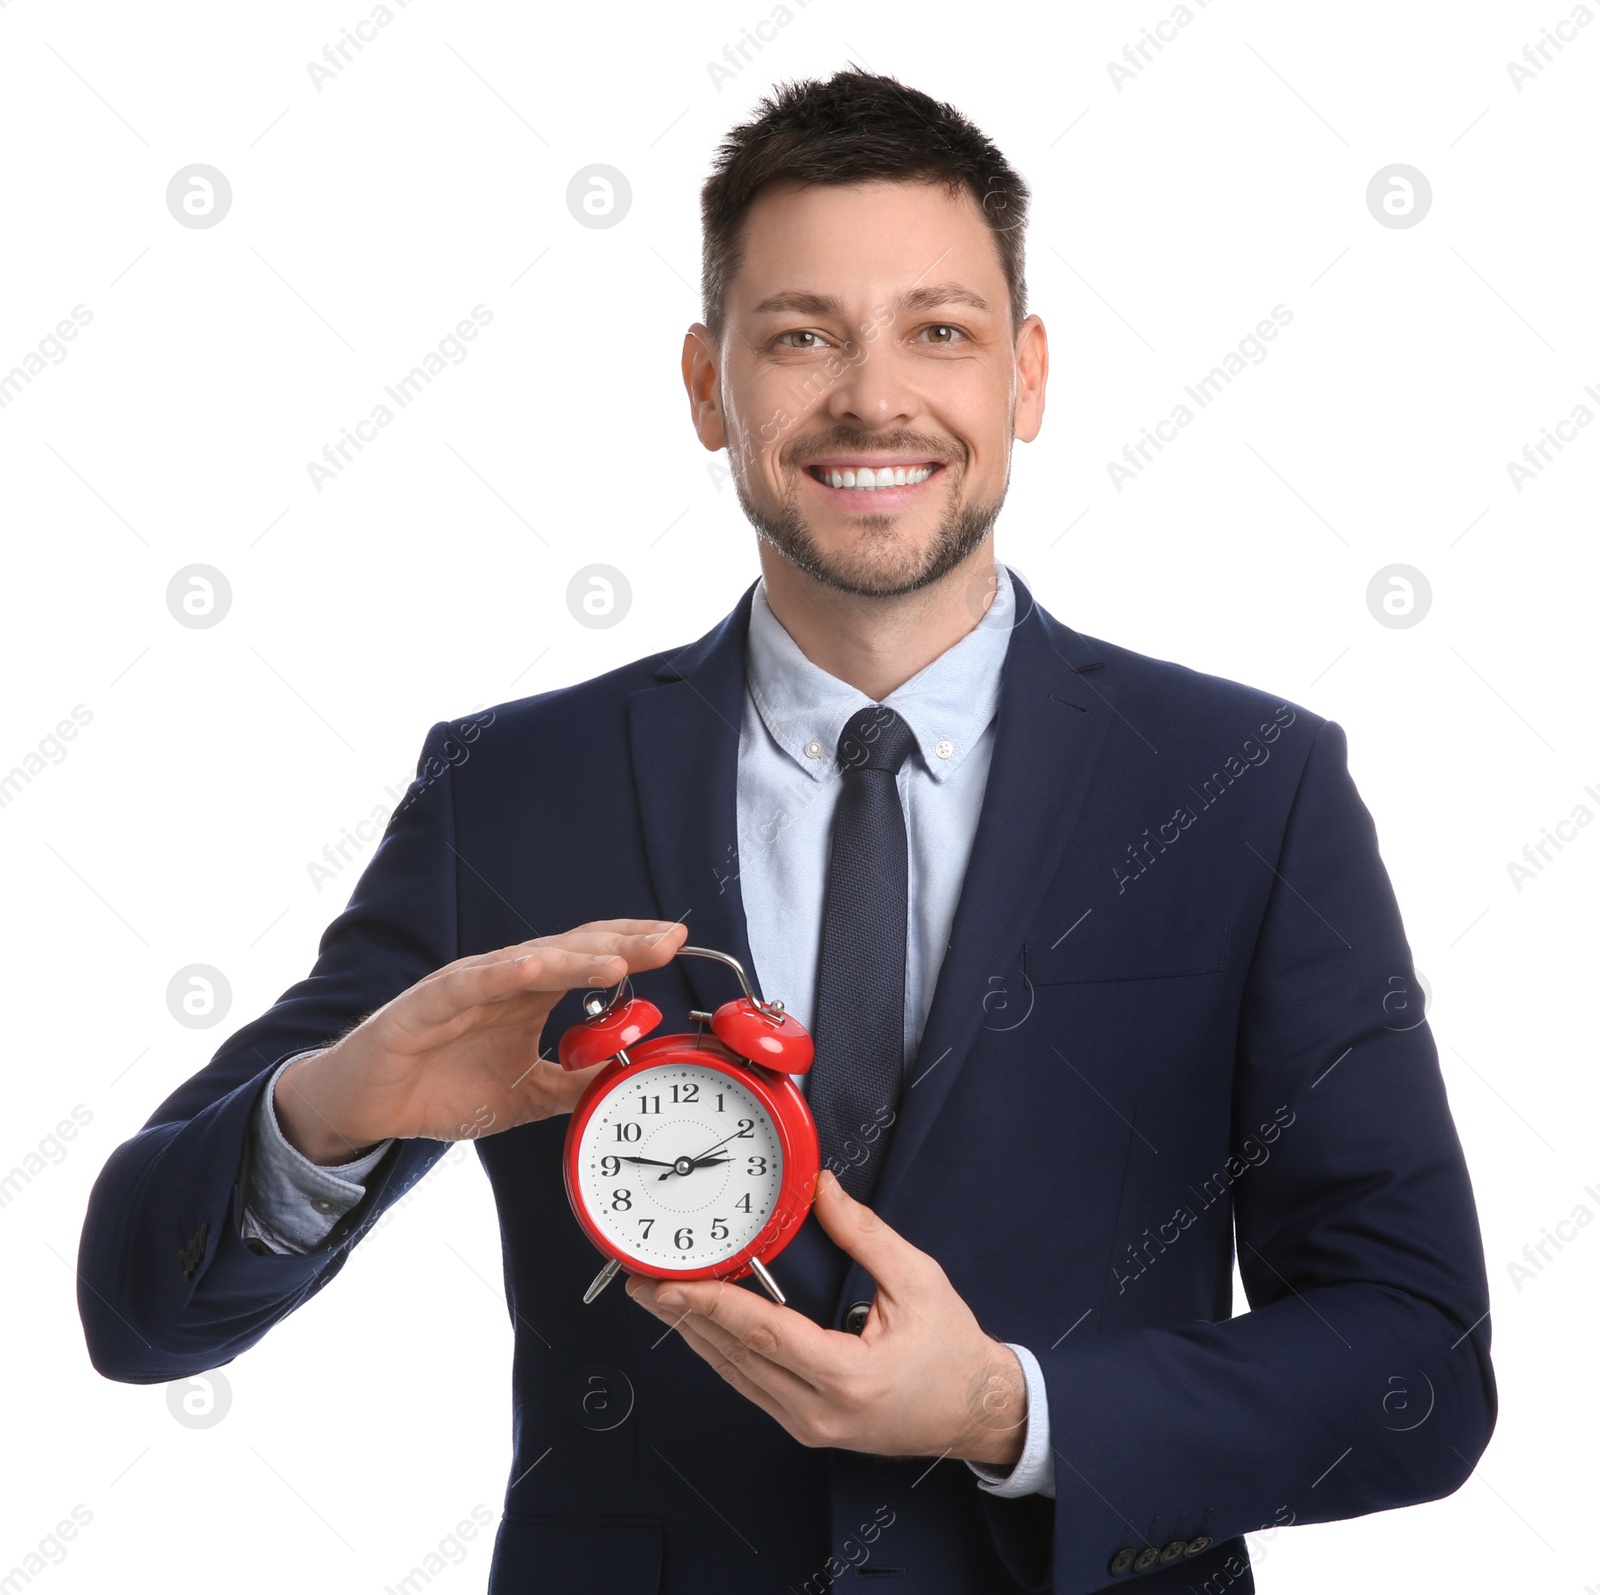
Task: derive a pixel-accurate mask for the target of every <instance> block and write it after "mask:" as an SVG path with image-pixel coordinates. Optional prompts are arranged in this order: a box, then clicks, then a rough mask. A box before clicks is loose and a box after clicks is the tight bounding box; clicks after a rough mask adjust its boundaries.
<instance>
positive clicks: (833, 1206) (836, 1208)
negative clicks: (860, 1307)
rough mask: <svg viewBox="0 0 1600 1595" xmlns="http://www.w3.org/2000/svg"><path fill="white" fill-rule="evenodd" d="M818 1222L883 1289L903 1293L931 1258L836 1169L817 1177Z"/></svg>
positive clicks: (816, 1209)
mask: <svg viewBox="0 0 1600 1595" xmlns="http://www.w3.org/2000/svg"><path fill="white" fill-rule="evenodd" d="M812 1205H813V1209H814V1211H815V1212H816V1215H817V1222H818V1223H819V1224H821V1226H822V1227H823V1229H824V1230H825V1231H826V1232H827V1234H828V1236H829V1238H830V1239H831V1240H832V1241H833V1242H834V1244H835V1245H836V1246H838V1247H839V1248H840V1249H841V1250H842V1251H845V1252H848V1253H849V1254H850V1256H851V1257H852V1258H854V1259H855V1261H856V1262H858V1263H860V1264H861V1266H862V1267H863V1268H864V1269H866V1271H867V1272H868V1273H869V1274H871V1275H872V1277H873V1279H874V1280H875V1281H876V1282H877V1285H878V1288H879V1290H880V1291H886V1292H888V1293H889V1294H890V1295H899V1294H903V1293H904V1292H905V1290H906V1289H907V1287H908V1286H909V1285H910V1284H911V1282H912V1280H913V1278H914V1276H915V1274H916V1271H917V1268H918V1266H919V1265H920V1264H921V1263H923V1262H925V1261H926V1260H927V1254H926V1253H925V1252H920V1251H918V1250H917V1248H916V1247H915V1246H913V1245H912V1244H911V1242H910V1241H908V1240H907V1239H906V1238H905V1237H904V1236H903V1235H901V1234H900V1233H899V1232H898V1231H896V1230H894V1229H891V1228H890V1227H889V1225H887V1224H886V1223H884V1221H883V1220H882V1219H881V1218H879V1217H878V1215H877V1214H876V1213H874V1212H873V1211H872V1209H871V1208H870V1207H868V1206H867V1205H866V1204H865V1203H863V1202H858V1201H857V1200H856V1199H855V1198H854V1197H853V1196H851V1195H850V1193H849V1192H848V1191H846V1190H845V1188H844V1187H843V1186H842V1185H841V1184H840V1183H839V1181H838V1180H837V1179H836V1178H835V1176H834V1173H833V1170H832V1169H824V1170H823V1171H822V1173H821V1174H820V1175H818V1177H817V1195H816V1201H815V1202H814V1203H813V1204H812Z"/></svg>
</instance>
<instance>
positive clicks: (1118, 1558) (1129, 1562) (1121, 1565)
mask: <svg viewBox="0 0 1600 1595" xmlns="http://www.w3.org/2000/svg"><path fill="white" fill-rule="evenodd" d="M1134 1555H1135V1553H1134V1552H1133V1551H1130V1550H1126V1549H1124V1550H1120V1551H1118V1552H1117V1554H1116V1555H1115V1556H1113V1557H1112V1558H1111V1569H1110V1571H1111V1576H1112V1577H1113V1578H1121V1577H1122V1575H1123V1574H1124V1573H1131V1572H1132V1571H1133V1558H1134Z"/></svg>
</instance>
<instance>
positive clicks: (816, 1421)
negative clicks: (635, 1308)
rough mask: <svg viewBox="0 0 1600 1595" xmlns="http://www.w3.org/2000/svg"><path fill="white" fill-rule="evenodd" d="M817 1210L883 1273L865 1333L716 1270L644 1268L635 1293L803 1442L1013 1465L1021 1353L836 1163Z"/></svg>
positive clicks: (1022, 1404)
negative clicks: (853, 1187)
mask: <svg viewBox="0 0 1600 1595" xmlns="http://www.w3.org/2000/svg"><path fill="white" fill-rule="evenodd" d="M815 1212H816V1215H817V1220H818V1222H819V1223H820V1224H821V1225H822V1227H823V1229H825V1230H826V1231H827V1232H828V1234H829V1235H830V1236H831V1237H832V1238H833V1240H834V1241H835V1242H836V1243H837V1244H838V1245H839V1246H840V1247H841V1248H842V1249H843V1250H844V1251H846V1252H848V1253H849V1254H850V1256H851V1257H853V1258H854V1259H855V1260H856V1261H857V1262H858V1263H860V1264H861V1265H862V1267H863V1268H865V1269H866V1270H867V1272H868V1273H869V1274H871V1275H872V1277H873V1280H874V1281H875V1282H876V1284H877V1287H878V1294H877V1299H876V1300H875V1301H874V1302H873V1304H872V1310H871V1312H870V1313H869V1314H868V1316H867V1322H866V1327H865V1328H864V1329H863V1330H862V1331H861V1333H860V1334H859V1335H852V1334H845V1333H841V1332H840V1331H838V1330H833V1329H823V1328H821V1327H820V1326H819V1325H817V1324H814V1323H812V1321H811V1320H810V1319H809V1318H806V1317H804V1316H803V1315H802V1314H800V1313H797V1312H794V1311H792V1310H791V1309H790V1308H787V1307H779V1306H777V1305H776V1303H774V1302H770V1301H767V1300H765V1299H763V1298H762V1297H760V1296H757V1295H756V1294H755V1293H754V1292H753V1291H749V1290H743V1289H740V1288H738V1287H737V1286H733V1285H728V1284H726V1283H724V1282H722V1281H719V1280H691V1281H682V1282H679V1281H667V1280H650V1279H644V1278H642V1277H639V1276H634V1277H631V1278H630V1279H629V1280H628V1286H627V1289H628V1294H629V1295H630V1296H632V1297H633V1299H634V1300H635V1301H636V1302H638V1303H639V1305H640V1306H641V1307H645V1308H647V1309H648V1310H649V1311H651V1312H653V1313H654V1314H655V1315H656V1316H657V1317H658V1318H660V1319H661V1320H662V1322H663V1323H666V1324H670V1325H671V1326H672V1327H673V1328H674V1329H676V1330H677V1332H678V1333H679V1334H680V1335H682V1336H683V1338H684V1339H685V1340H686V1341H687V1342H688V1343H689V1345H690V1346H691V1347H692V1348H693V1349H694V1350H695V1351H697V1352H698V1353H699V1354H700V1355H701V1356H702V1357H704V1358H705V1360H706V1361H707V1362H708V1363H710V1364H711V1366H712V1367H713V1368H715V1369H716V1370H717V1372H718V1373H719V1374H721V1375H722V1377H723V1378H724V1379H726V1380H727V1381H728V1383H729V1384H731V1385H732V1386H733V1387H734V1389H735V1390H737V1391H739V1392H740V1394H741V1395H744V1396H746V1397H747V1398H748V1399H749V1400H751V1401H753V1402H755V1404H756V1405H757V1406H758V1407H760V1408H761V1409H762V1410H763V1411H764V1412H767V1413H769V1414H770V1415H771V1416H772V1417H774V1418H776V1419H777V1420H778V1422H779V1423H781V1424H782V1425H783V1427H784V1428H785V1429H787V1430H788V1432H789V1433H790V1434H791V1435H793V1436H794V1438H795V1439H796V1440H798V1441H799V1442H800V1443H801V1445H806V1446H837V1447H839V1448H840V1449H842V1450H846V1451H868V1452H871V1453H873V1454H874V1455H876V1456H938V1457H944V1456H955V1457H959V1458H962V1459H963V1460H965V1461H971V1462H981V1463H987V1464H990V1465H993V1466H997V1467H1006V1466H1009V1465H1011V1464H1013V1463H1015V1462H1016V1460H1017V1458H1018V1457H1020V1456H1021V1455H1022V1443H1023V1439H1024V1437H1025V1435H1026V1430H1027V1405H1028V1395H1027V1384H1026V1381H1025V1380H1024V1378H1023V1373H1022V1365H1021V1364H1020V1363H1019V1362H1018V1361H1017V1356H1016V1353H1015V1352H1014V1351H1012V1350H1011V1349H1010V1348H1009V1347H1007V1346H1005V1345H1002V1344H1001V1343H1000V1342H999V1341H997V1340H994V1339H992V1338H991V1337H990V1336H988V1335H986V1334H985V1333H984V1332H983V1330H982V1329H981V1328H979V1326H978V1321H977V1319H976V1318H974V1317H973V1315H972V1310H971V1309H970V1308H969V1307H968V1306H967V1304H966V1303H965V1302H964V1301H963V1300H962V1299H961V1297H960V1296H958V1295H957V1294H956V1292H955V1289H954V1287H953V1286H952V1285H951V1283H950V1281H949V1280H948V1279H947V1278H946V1277H945V1272H944V1270H943V1269H942V1268H941V1267H940V1266H939V1264H938V1263H937V1262H935V1261H934V1259H933V1258H931V1257H930V1256H929V1255H928V1254H927V1253H926V1252H922V1251H918V1250H917V1248H916V1247H915V1246H913V1245H912V1244H911V1243H910V1242H909V1241H907V1240H905V1239H904V1238H903V1237H902V1236H900V1235H898V1234H896V1233H895V1231H894V1230H892V1229H891V1228H890V1227H889V1226H888V1225H887V1224H885V1223H884V1222H883V1220H882V1219H881V1218H879V1217H878V1215H877V1214H876V1213H874V1212H873V1211H872V1209H871V1208H869V1207H865V1206H863V1205H862V1204H861V1203H860V1202H857V1201H855V1200H854V1199H853V1198H852V1197H850V1196H848V1195H847V1194H846V1193H845V1191H844V1188H843V1187H842V1186H841V1185H840V1184H839V1182H838V1180H836V1179H835V1178H834V1177H833V1175H832V1174H831V1173H830V1172H827V1171H824V1172H823V1173H822V1175H821V1176H820V1177H819V1179H818V1181H817V1196H816V1204H815Z"/></svg>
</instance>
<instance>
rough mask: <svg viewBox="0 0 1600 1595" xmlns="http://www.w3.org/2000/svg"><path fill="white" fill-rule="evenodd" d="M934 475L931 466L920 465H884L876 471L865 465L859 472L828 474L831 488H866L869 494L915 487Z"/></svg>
mask: <svg viewBox="0 0 1600 1595" xmlns="http://www.w3.org/2000/svg"><path fill="white" fill-rule="evenodd" d="M932 475H933V467H932V466H931V465H918V466H913V467H911V468H909V469H908V468H907V467H906V466H904V465H883V466H879V467H878V468H876V469H874V468H873V467H872V466H870V465H864V466H862V468H861V469H860V470H859V471H854V470H851V471H838V470H831V469H830V470H829V471H828V473H827V480H828V485H829V486H830V487H854V488H864V489H865V490H866V491H867V492H869V493H870V492H876V491H877V489H878V488H880V487H915V486H916V485H917V483H918V482H926V481H927V480H928V478H929V477H930V476H932Z"/></svg>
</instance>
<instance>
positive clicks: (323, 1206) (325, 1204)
mask: <svg viewBox="0 0 1600 1595" xmlns="http://www.w3.org/2000/svg"><path fill="white" fill-rule="evenodd" d="M311 1205H312V1206H313V1207H314V1208H316V1210H317V1211H318V1212H319V1213H337V1212H338V1211H339V1205H338V1203H337V1202H335V1201H333V1199H332V1198H331V1197H327V1196H313V1197H312V1198H311Z"/></svg>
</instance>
